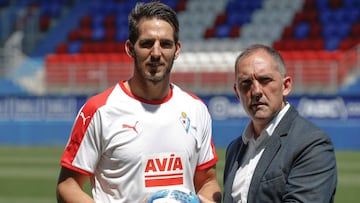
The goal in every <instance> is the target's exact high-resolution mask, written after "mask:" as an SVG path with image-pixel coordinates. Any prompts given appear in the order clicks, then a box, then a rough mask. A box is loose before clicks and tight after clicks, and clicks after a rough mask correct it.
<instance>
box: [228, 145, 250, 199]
mask: <svg viewBox="0 0 360 203" xmlns="http://www.w3.org/2000/svg"><path fill="white" fill-rule="evenodd" d="M246 148H247V145H245V144H244V143H243V142H242V141H241V142H240V143H239V149H238V150H237V153H236V157H235V159H234V160H233V164H232V166H231V169H230V172H229V175H228V176H227V182H226V184H225V185H224V188H225V190H226V191H230V192H228V193H226V194H224V195H225V196H224V202H232V197H231V191H232V185H233V183H234V178H235V175H236V171H237V170H238V168H239V166H240V163H241V159H242V158H243V157H244V153H245V151H246Z"/></svg>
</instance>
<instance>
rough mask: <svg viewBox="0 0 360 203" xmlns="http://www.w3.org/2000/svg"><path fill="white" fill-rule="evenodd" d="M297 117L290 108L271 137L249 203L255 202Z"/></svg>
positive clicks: (252, 185) (253, 182) (262, 157)
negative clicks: (269, 168)
mask: <svg viewBox="0 0 360 203" xmlns="http://www.w3.org/2000/svg"><path fill="white" fill-rule="evenodd" d="M297 115H298V113H297V111H296V110H295V108H294V107H292V106H290V108H289V110H288V112H287V113H286V114H285V115H284V117H283V118H282V119H281V121H280V123H279V125H278V126H277V128H276V129H275V131H274V133H273V134H272V136H271V137H270V139H269V141H268V143H267V145H266V148H265V151H264V152H263V155H262V156H261V158H260V160H259V162H258V164H257V166H256V168H255V171H254V175H253V177H252V180H251V183H250V188H249V193H248V202H255V198H256V192H257V189H258V188H259V186H260V182H261V178H262V177H263V176H264V174H265V171H266V170H267V169H268V167H269V165H270V163H271V161H272V160H273V159H274V157H275V156H276V154H277V152H278V151H279V149H280V147H281V137H282V136H286V135H287V133H288V132H289V128H290V126H291V123H292V121H293V120H294V119H295V117H296V116H297Z"/></svg>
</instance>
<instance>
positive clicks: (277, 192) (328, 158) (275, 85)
mask: <svg viewBox="0 0 360 203" xmlns="http://www.w3.org/2000/svg"><path fill="white" fill-rule="evenodd" d="M235 80H236V81H235V84H234V89H235V92H236V95H237V97H238V98H239V100H240V102H241V104H242V106H243V108H244V110H245V111H246V112H247V114H248V115H249V117H250V118H251V121H250V122H249V124H248V126H247V127H246V129H245V130H244V132H243V134H242V136H240V137H238V138H236V139H235V140H233V141H232V142H231V143H230V144H229V146H228V148H227V150H226V162H225V169H224V202H225V203H233V202H242V203H245V202H250V203H254V202H261V203H264V202H272V203H273V202H306V203H310V202H311V203H314V202H316V203H319V202H333V201H334V195H335V190H336V185H337V171H336V160H335V153H334V147H333V145H332V142H331V140H330V138H329V137H328V136H327V135H326V133H325V132H324V131H323V130H321V129H320V128H318V127H316V126H315V125H314V124H312V123H311V122H309V121H308V120H306V119H304V118H303V117H302V116H300V115H299V113H298V112H297V110H296V109H295V108H294V107H293V106H291V104H289V103H288V102H287V101H286V96H287V95H289V94H290V92H291V85H292V79H291V77H289V76H287V74H286V68H285V64H284V61H283V59H282V57H281V56H280V54H279V53H278V52H277V51H276V50H274V49H272V48H271V47H268V46H265V45H252V46H250V47H248V48H247V49H245V50H244V51H243V52H242V53H241V54H240V55H239V56H238V58H237V59H236V63H235Z"/></svg>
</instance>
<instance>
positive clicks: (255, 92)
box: [251, 80, 262, 99]
mask: <svg viewBox="0 0 360 203" xmlns="http://www.w3.org/2000/svg"><path fill="white" fill-rule="evenodd" d="M261 94H262V91H261V85H260V83H259V82H257V81H256V80H254V81H253V83H252V85H251V95H252V96H253V97H254V98H257V99H259V98H260V97H261Z"/></svg>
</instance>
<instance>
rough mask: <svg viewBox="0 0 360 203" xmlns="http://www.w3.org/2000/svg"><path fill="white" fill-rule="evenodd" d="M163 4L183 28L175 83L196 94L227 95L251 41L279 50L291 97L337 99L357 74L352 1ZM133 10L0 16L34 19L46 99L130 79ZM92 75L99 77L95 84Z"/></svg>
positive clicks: (114, 1)
mask: <svg viewBox="0 0 360 203" xmlns="http://www.w3.org/2000/svg"><path fill="white" fill-rule="evenodd" d="M163 2H164V3H167V4H168V5H170V6H171V7H172V8H174V9H175V10H176V11H177V12H178V15H179V21H180V25H181V27H182V29H181V32H180V34H181V35H180V39H181V41H182V52H183V53H182V55H181V57H180V58H179V59H178V60H177V61H176V62H175V67H174V75H173V80H174V81H175V82H177V83H180V84H181V85H184V86H185V87H188V88H192V89H193V90H194V91H201V92H202V93H220V92H230V91H232V88H231V86H232V79H233V78H232V77H231V74H232V71H233V70H232V69H233V62H234V59H235V57H236V54H237V53H238V52H240V51H241V49H242V48H243V47H244V46H247V45H249V44H252V43H265V44H269V45H272V46H273V47H274V48H276V49H279V50H280V51H281V52H282V54H283V55H284V59H285V60H286V62H287V64H288V67H289V74H290V75H291V76H293V78H294V80H295V93H299V94H302V93H320V94H335V93H337V91H339V89H340V88H341V86H342V85H344V84H345V85H347V84H350V83H351V82H349V79H348V78H349V77H350V76H349V75H351V76H353V75H358V74H359V73H358V72H359V68H358V66H359V62H358V55H359V53H358V52H357V48H356V45H357V44H359V42H360V26H359V25H360V3H359V1H357V0H293V1H288V0H281V1H280V0H243V1H218V0H204V1H201V0H166V1H163ZM134 4H135V1H131V0H109V1H100V0H90V1H85V0H53V1H45V0H16V1H4V3H2V2H0V5H1V8H2V9H3V10H4V11H5V10H6V12H0V14H1V13H10V12H9V11H10V10H12V11H14V8H15V7H16V6H17V8H22V9H24V8H25V10H26V11H27V12H25V13H27V14H29V13H30V14H33V15H35V16H38V17H39V18H38V23H37V26H36V27H37V31H36V32H35V33H41V36H42V40H41V41H40V42H38V43H37V44H36V46H35V48H34V49H32V51H31V52H30V53H28V55H29V56H30V57H40V58H42V59H43V61H44V63H43V64H42V65H39V66H37V67H38V70H37V72H42V74H40V75H41V77H40V78H37V80H43V81H44V82H43V83H41V84H46V87H47V88H48V89H47V90H46V91H44V93H51V94H52V93H56V91H59V90H61V91H63V90H64V89H66V90H67V91H71V90H74V91H76V92H83V91H85V92H91V91H94V92H95V91H99V90H100V89H101V88H103V87H104V86H107V85H110V84H113V83H114V82H115V81H117V80H119V79H122V78H124V79H125V78H127V76H128V75H129V70H128V69H129V68H130V67H129V65H128V64H129V62H130V61H129V59H127V58H126V56H125V54H124V42H125V40H126V39H127V14H128V13H129V11H130V9H131V8H132V7H133V6H134ZM15 10H16V9H15ZM12 13H14V12H12ZM13 15H14V14H13ZM358 49H359V48H358ZM66 55H68V56H66ZM114 55H116V56H117V57H114ZM89 56H90V57H89ZM350 56H352V57H350ZM95 58H96V59H97V58H102V60H94V59H95ZM113 58H115V60H113ZM349 59H350V60H349ZM29 60H31V59H29ZM104 60H109V61H107V62H106V63H104ZM119 60H124V61H119ZM120 62H122V64H125V65H123V66H124V67H122V68H121V71H123V72H124V73H121V71H118V72H120V73H117V74H114V73H115V72H116V71H114V70H113V66H114V64H117V65H119V63H120ZM27 64H29V63H27ZM126 64H127V65H126ZM79 67H80V68H79ZM24 69H26V67H24V65H23V66H19V67H17V68H16V71H12V72H15V73H16V74H13V75H12V76H14V75H17V76H19V75H22V74H19V72H23V71H24ZM27 71H29V70H27ZM34 72H36V71H35V70H34ZM94 72H98V73H101V74H100V75H101V77H99V78H97V79H95V78H93V77H94ZM34 74H35V73H34ZM57 74H58V75H57ZM28 75H31V74H28ZM37 75H39V74H37ZM95 75H96V74H95ZM113 76H117V77H118V78H116V77H115V78H114V77H113ZM12 79H13V80H14V81H15V83H16V82H17V81H18V80H19V79H18V77H17V78H15V77H13V78H12ZM351 81H355V79H352V80H351ZM22 84H24V83H22ZM99 84H101V85H99ZM72 87H76V88H78V89H76V88H72ZM204 87H205V88H204ZM27 88H28V87H27ZM346 88H348V87H344V88H343V89H346ZM350 89H352V88H350ZM29 91H32V90H31V89H29ZM70 93H71V92H70Z"/></svg>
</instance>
